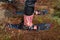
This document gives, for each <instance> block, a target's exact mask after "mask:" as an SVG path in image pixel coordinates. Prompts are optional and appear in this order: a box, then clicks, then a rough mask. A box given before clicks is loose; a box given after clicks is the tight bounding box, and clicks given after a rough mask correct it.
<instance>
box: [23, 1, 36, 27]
mask: <svg viewBox="0 0 60 40" xmlns="http://www.w3.org/2000/svg"><path fill="white" fill-rule="evenodd" d="M35 2H36V0H26V2H25V9H24V25H26V26H32V25H33V23H32V20H33V13H34V5H35Z"/></svg>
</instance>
